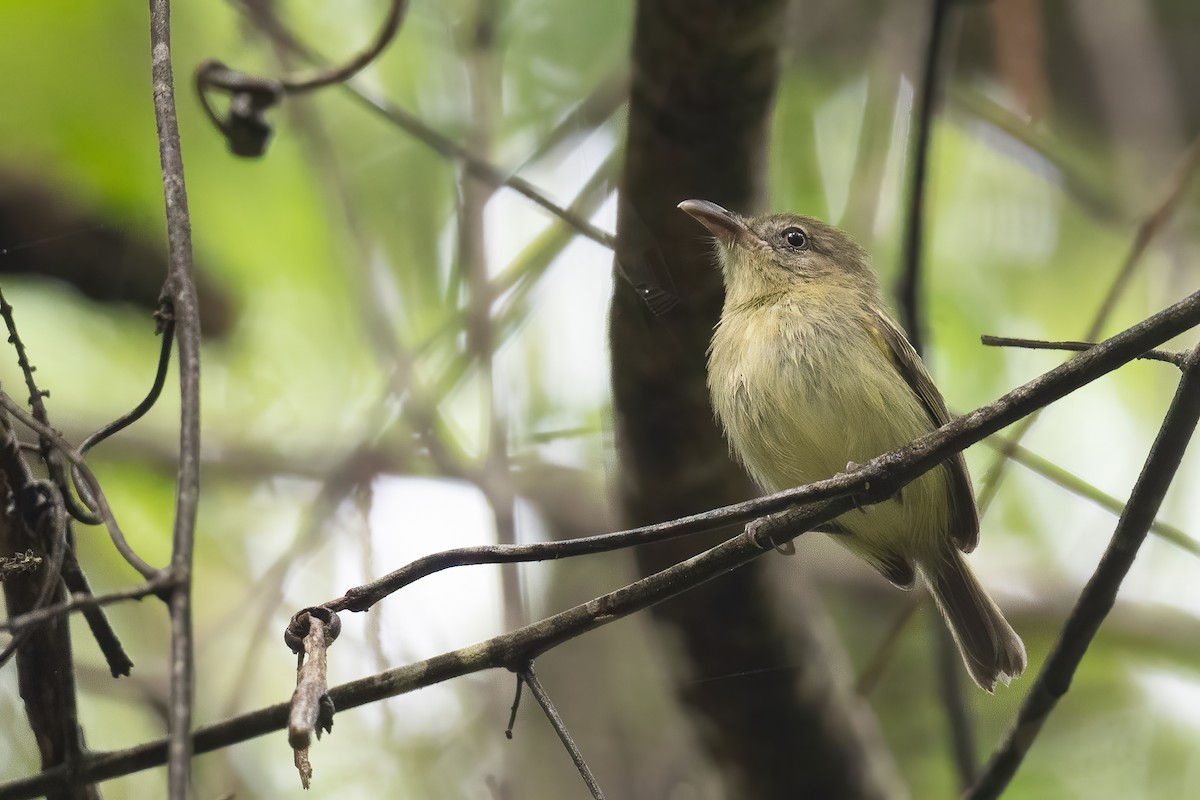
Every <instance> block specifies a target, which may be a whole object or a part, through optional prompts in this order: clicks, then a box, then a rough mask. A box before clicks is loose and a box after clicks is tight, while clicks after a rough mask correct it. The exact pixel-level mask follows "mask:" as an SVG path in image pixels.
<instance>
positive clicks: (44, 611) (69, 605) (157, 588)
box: [0, 572, 173, 632]
mask: <svg viewBox="0 0 1200 800" xmlns="http://www.w3.org/2000/svg"><path fill="white" fill-rule="evenodd" d="M171 583H173V579H172V577H171V576H170V575H169V574H168V573H165V572H164V573H162V574H160V575H158V576H156V577H155V578H153V579H152V580H149V581H146V582H145V583H142V584H138V585H137V586H131V587H129V588H128V589H121V590H119V591H116V592H110V593H108V594H99V595H86V596H80V594H79V593H77V594H76V596H74V597H72V599H71V600H69V601H67V602H65V603H56V604H54V605H50V606H43V607H42V608H39V609H37V610H36V611H29V612H26V613H24V614H20V615H18V616H15V617H12V618H11V619H8V620H5V621H4V622H0V630H3V631H10V632H17V631H20V630H22V629H25V628H30V627H34V626H37V625H40V624H42V623H43V622H47V621H48V620H51V619H54V618H55V617H61V616H64V615H66V614H70V613H72V612H74V611H86V610H87V609H89V608H100V607H101V606H109V605H113V604H114V603H122V602H125V601H127V600H141V599H143V598H146V597H149V596H150V595H156V594H159V593H160V592H162V590H163V589H167V588H170V586H171Z"/></svg>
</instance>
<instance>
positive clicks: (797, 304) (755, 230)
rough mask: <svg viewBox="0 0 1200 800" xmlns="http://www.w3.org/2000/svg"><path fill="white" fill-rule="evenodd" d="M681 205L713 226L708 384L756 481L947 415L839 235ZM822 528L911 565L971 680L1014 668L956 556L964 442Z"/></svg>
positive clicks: (822, 462) (966, 548)
mask: <svg viewBox="0 0 1200 800" xmlns="http://www.w3.org/2000/svg"><path fill="white" fill-rule="evenodd" d="M679 208H680V209H682V210H683V211H685V212H687V213H688V214H690V215H691V216H693V217H695V218H696V220H697V221H699V222H700V223H701V224H702V225H704V227H706V228H708V230H709V231H710V232H711V233H712V234H713V236H715V237H716V250H717V256H718V258H719V261H720V264H721V270H722V273H723V275H724V279H725V306H724V309H723V311H722V312H721V321H720V322H719V323H718V324H717V327H716V330H715V332H714V333H713V338H712V345H711V346H710V347H709V351H708V388H709V392H710V394H711V397H712V404H713V408H714V409H715V411H716V414H717V417H718V418H719V419H720V421H721V424H722V425H723V426H724V428H725V435H726V437H727V438H728V439H729V444H730V449H731V450H732V451H733V453H734V455H735V456H736V457H737V458H738V459H739V460H740V461H741V463H742V464H743V465H744V466H745V467H746V469H747V471H749V473H750V475H751V476H752V477H753V478H754V479H755V480H756V481H757V482H758V483H759V484H760V485H761V486H762V488H763V489H765V490H767V491H770V492H777V491H782V490H784V489H790V488H792V487H794V486H802V485H804V484H807V483H812V482H813V481H818V480H822V479H824V478H829V477H832V476H833V475H835V474H837V473H838V472H839V471H842V470H845V469H846V468H847V467H848V465H850V464H852V463H855V462H857V463H865V462H866V461H869V460H871V459H872V458H874V457H876V456H879V455H882V454H883V453H886V452H888V451H890V450H894V449H896V448H898V447H901V446H903V445H905V444H907V443H909V442H910V441H912V440H913V439H916V438H918V437H919V436H922V435H924V434H926V433H929V432H930V431H932V430H933V429H934V428H937V427H939V426H941V425H944V424H946V423H947V422H949V421H950V414H949V412H948V411H947V410H946V403H945V401H944V400H943V399H942V396H941V394H940V393H939V392H938V390H937V387H935V386H934V385H933V381H932V380H931V379H930V377H929V373H928V372H926V371H925V367H924V365H923V364H922V363H921V358H920V356H919V355H917V352H916V350H914V349H913V347H912V345H911V344H909V342H908V339H906V338H905V336H904V332H903V331H902V330H901V328H900V326H899V325H898V324H897V323H896V322H894V321H893V320H892V318H891V317H890V316H889V315H888V313H887V311H886V310H885V307H884V303H883V298H882V296H881V295H880V292H879V285H878V283H877V282H876V280H875V275H874V273H873V272H872V271H871V268H870V267H869V266H868V265H867V256H866V253H864V252H863V250H862V248H860V247H859V246H858V245H857V244H855V242H854V241H853V240H852V239H851V238H850V237H849V236H847V235H846V234H845V233H843V232H842V231H840V230H838V229H837V228H835V227H833V226H832V225H827V224H825V223H823V222H821V221H820V220H816V219H813V218H811V217H802V216H796V215H793V214H771V215H766V216H761V217H751V218H743V217H741V216H739V215H737V214H734V213H732V212H730V211H726V210H725V209H723V208H721V207H720V206H718V205H716V204H715V203H709V202H707V201H704V200H685V201H684V202H682V203H680V204H679ZM830 529H831V531H832V532H833V533H834V534H835V535H834V539H835V540H836V541H838V542H840V543H841V544H843V545H845V546H846V547H847V548H849V549H850V550H851V551H852V552H853V553H855V554H856V555H858V556H859V557H861V558H862V559H863V560H865V561H866V562H867V563H868V564H870V565H871V566H873V567H874V568H875V569H877V570H878V571H879V572H880V573H882V574H883V576H884V577H885V578H887V579H888V580H889V581H891V582H892V583H894V584H896V585H897V586H900V587H903V588H906V589H908V588H911V587H912V585H913V583H914V581H915V579H916V575H917V573H920V575H921V576H922V578H923V579H924V581H925V583H926V584H927V585H928V587H929V591H930V593H931V594H932V595H933V598H934V600H936V601H937V606H938V608H939V609H941V612H942V615H943V616H944V617H945V618H946V623H947V624H948V625H949V627H950V631H951V633H952V634H953V635H954V640H955V642H957V644H958V648H959V650H960V652H961V653H962V657H963V661H964V662H965V663H966V666H967V670H968V671H969V672H970V673H971V677H972V678H973V679H974V680H975V682H976V683H977V684H979V686H980V687H982V688H983V689H984V690H986V691H988V692H991V691H992V690H993V689H994V688H995V686H996V681H1003V682H1005V683H1008V681H1009V680H1011V679H1012V678H1015V677H1016V676H1018V675H1020V674H1021V672H1022V671H1023V670H1024V669H1025V646H1024V645H1023V644H1021V639H1020V638H1019V637H1018V636H1017V634H1016V633H1015V632H1014V631H1013V629H1012V627H1011V626H1009V624H1008V622H1007V621H1005V619H1004V616H1003V615H1002V614H1001V613H1000V609H999V608H997V607H996V604H995V603H994V602H993V601H992V599H991V598H990V597H988V595H987V593H986V592H985V591H984V590H983V587H982V586H980V585H979V582H978V581H977V580H976V579H975V576H974V575H973V574H972V573H971V569H970V567H968V566H967V562H966V561H965V560H964V559H963V556H962V553H969V552H970V551H971V550H973V549H975V545H976V544H978V542H979V515H978V513H977V512H976V510H975V497H974V493H973V492H972V489H971V479H970V476H968V475H967V465H966V462H965V461H964V460H963V457H962V454H961V453H960V454H958V455H957V456H955V457H954V458H953V459H951V460H950V461H947V462H946V463H944V464H942V465H940V466H938V467H936V468H934V469H932V470H930V471H929V472H926V473H925V474H924V475H922V476H921V477H919V478H917V479H916V480H915V481H913V482H912V483H910V484H909V485H908V486H906V487H905V488H904V490H903V492H902V493H901V494H900V495H898V496H897V497H895V498H893V499H892V500H888V501H886V502H883V503H879V504H876V505H872V506H868V507H864V508H862V509H858V510H855V511H850V512H847V513H845V514H842V515H841V516H839V517H837V518H836V519H834V520H833V521H832V523H831V525H830Z"/></svg>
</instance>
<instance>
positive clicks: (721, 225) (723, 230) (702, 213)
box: [679, 200, 758, 246]
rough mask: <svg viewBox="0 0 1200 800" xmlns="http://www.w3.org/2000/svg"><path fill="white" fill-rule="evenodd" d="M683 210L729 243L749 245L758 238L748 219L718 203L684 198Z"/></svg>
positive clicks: (714, 234) (681, 204)
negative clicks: (747, 222)
mask: <svg viewBox="0 0 1200 800" xmlns="http://www.w3.org/2000/svg"><path fill="white" fill-rule="evenodd" d="M679 208H680V210H682V211H685V212H687V213H688V214H690V215H691V216H692V217H694V218H695V219H696V221H697V222H699V223H700V224H701V225H703V226H704V227H706V228H708V230H709V231H710V232H711V233H712V235H713V236H715V237H717V239H718V240H720V241H722V242H724V243H725V244H727V245H735V244H740V245H743V246H744V245H747V244H749V243H750V242H751V241H753V240H754V239H756V238H758V237H756V236H755V235H754V232H753V231H751V230H750V227H749V226H748V225H746V220H744V219H742V218H741V217H740V216H738V215H737V214H735V213H733V212H732V211H726V210H725V209H723V208H721V207H720V206H719V205H717V204H716V203H710V202H708V201H707V200H684V201H683V202H682V203H680V204H679Z"/></svg>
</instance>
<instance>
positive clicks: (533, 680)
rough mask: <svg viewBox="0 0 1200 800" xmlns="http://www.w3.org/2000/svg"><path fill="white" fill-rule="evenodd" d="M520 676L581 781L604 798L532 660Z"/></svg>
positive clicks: (594, 796) (600, 798) (601, 798)
mask: <svg viewBox="0 0 1200 800" xmlns="http://www.w3.org/2000/svg"><path fill="white" fill-rule="evenodd" d="M521 678H522V680H524V681H525V683H526V684H527V685H528V686H529V691H530V693H531V694H533V696H534V698H535V699H536V700H537V701H538V705H539V706H541V707H542V711H543V713H545V715H546V719H548V720H550V725H551V726H552V727H553V728H554V732H555V733H556V734H558V740H559V741H560V742H562V743H563V747H565V748H567V753H569V754H570V756H571V761H572V763H574V764H575V769H577V770H579V777H581V778H583V782H584V784H586V785H587V787H588V791H589V792H591V793H592V797H593V798H594V800H604V792H603V791H602V790H601V789H600V784H599V783H597V782H596V776H595V775H593V774H592V770H591V767H589V766H588V763H587V761H585V760H584V758H583V753H581V752H580V751H579V745H577V744H575V740H574V739H573V738H572V737H571V732H570V731H568V730H567V725H566V723H565V722H563V719H562V716H560V715H559V713H558V709H557V708H555V707H554V703H553V702H552V701H551V700H550V695H549V694H547V693H546V690H545V689H544V688H542V682H541V681H540V680H538V676H537V673H535V672H534V671H533V662H532V661H530V662H529V663H528V664H526V665H525V668H524V669H523V670H521ZM514 708H515V705H514Z"/></svg>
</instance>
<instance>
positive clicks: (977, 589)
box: [920, 549, 1025, 693]
mask: <svg viewBox="0 0 1200 800" xmlns="http://www.w3.org/2000/svg"><path fill="white" fill-rule="evenodd" d="M920 570H921V574H922V575H923V576H924V577H925V583H926V585H928V586H929V591H930V593H931V594H932V595H933V599H934V600H935V601H937V606H938V609H939V610H940V611H941V612H942V616H943V617H945V618H946V624H947V625H948V626H949V627H950V633H951V634H953V635H954V641H955V643H956V644H957V645H958V650H959V652H960V653H961V654H962V657H963V662H964V663H966V665H967V671H968V672H970V673H971V677H972V678H973V679H974V681H975V683H977V684H979V686H980V688H981V689H983V690H984V691H986V692H989V693H990V692H992V691H993V690H994V689H995V688H996V681H1003V682H1004V683H1005V684H1006V685H1007V684H1008V682H1009V681H1011V680H1012V679H1013V678H1015V677H1017V676H1018V675H1020V674H1021V673H1022V672H1024V671H1025V645H1024V644H1022V643H1021V638H1020V637H1019V636H1017V634H1016V631H1014V630H1013V629H1012V626H1011V625H1009V624H1008V621H1007V620H1006V619H1004V615H1003V614H1001V613H1000V609H999V608H997V607H996V604H995V602H993V601H992V598H990V597H988V594H987V592H985V591H984V590H983V587H982V586H980V585H979V581H978V580H976V579H975V575H974V574H973V573H972V572H971V568H970V567H969V566H967V562H966V560H965V559H964V558H963V557H962V554H961V553H959V552H958V551H957V550H952V549H948V550H946V551H943V552H942V553H940V554H939V555H938V556H936V557H934V558H933V559H930V560H929V561H927V562H922V563H921V564H920Z"/></svg>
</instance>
